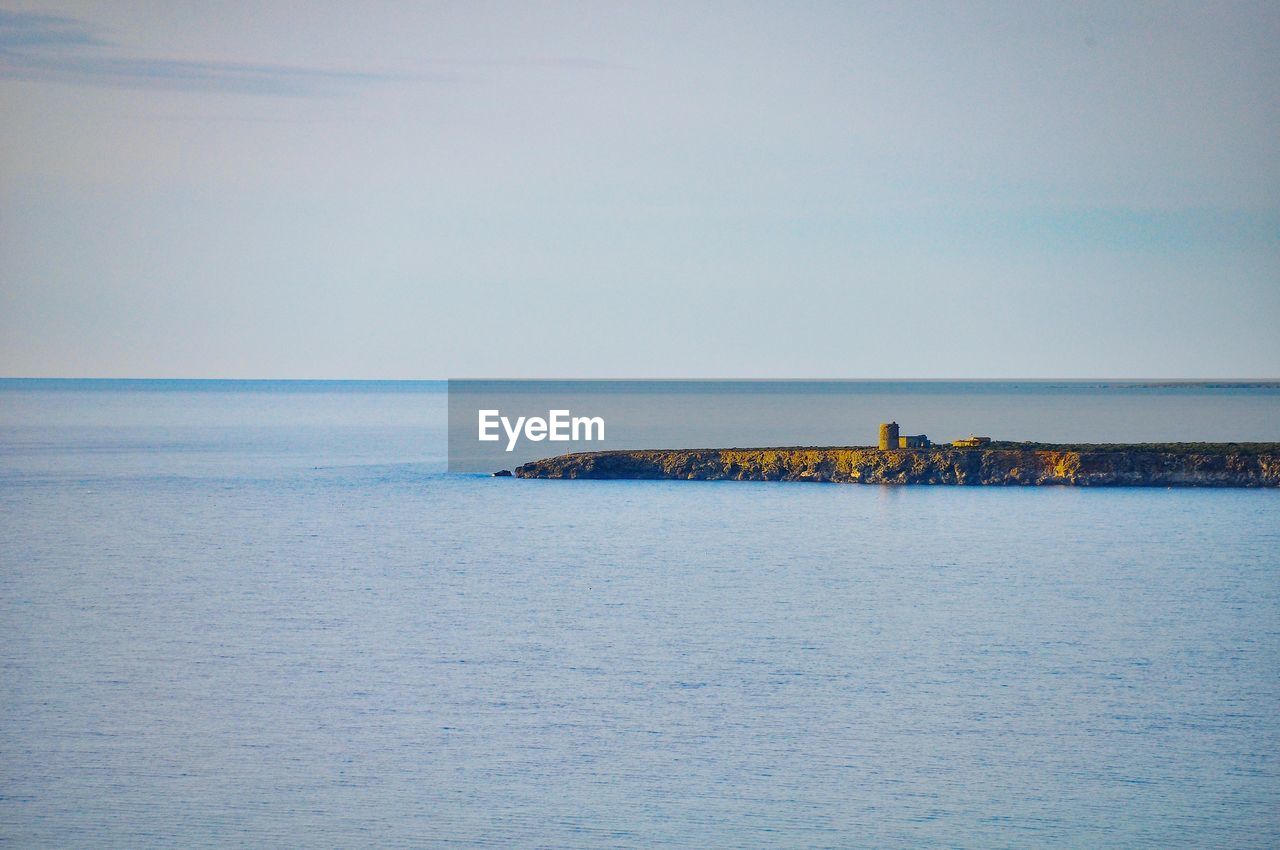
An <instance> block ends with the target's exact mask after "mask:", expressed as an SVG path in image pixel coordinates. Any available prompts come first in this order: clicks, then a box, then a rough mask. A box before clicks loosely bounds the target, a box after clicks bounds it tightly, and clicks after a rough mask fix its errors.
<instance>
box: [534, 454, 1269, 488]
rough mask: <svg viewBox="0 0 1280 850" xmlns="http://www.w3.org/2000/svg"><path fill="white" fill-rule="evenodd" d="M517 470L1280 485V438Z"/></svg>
mask: <svg viewBox="0 0 1280 850" xmlns="http://www.w3.org/2000/svg"><path fill="white" fill-rule="evenodd" d="M514 477H516V478H559V479H564V478H575V479H579V478H580V479H597V480H601V479H641V480H654V479H662V480H688V481H812V482H830V483H842V484H942V485H961V486H974V485H986V486H1051V485H1061V486H1076V487H1280V443H1145V444H1122V443H1112V444H1096V445H1092V444H1073V445H1057V444H1047V443H992V444H991V445H990V446H987V447H983V448H957V447H938V448H927V449H887V450H882V449H876V448H871V447H860V446H854V447H831V448H802V447H793V448H748V449H649V450H620V451H604V452H583V453H579V454H570V455H560V456H557V457H551V458H545V459H542V460H537V461H534V462H532V463H526V464H524V465H523V466H520V467H517V468H516V470H515V475H514Z"/></svg>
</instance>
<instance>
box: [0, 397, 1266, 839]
mask: <svg viewBox="0 0 1280 850" xmlns="http://www.w3.org/2000/svg"><path fill="white" fill-rule="evenodd" d="M444 428H445V399H444V396H443V393H442V392H440V387H439V386H438V385H304V386H292V385H284V386H282V385H269V386H262V385H250V386H232V385H226V386H222V387H221V388H220V389H217V390H211V389H209V388H208V387H205V388H192V387H190V386H187V385H168V384H161V385H148V386H146V387H142V388H139V387H137V386H119V385H113V386H110V387H105V388H104V387H96V388H86V387H83V386H81V387H73V388H65V387H64V388H61V389H49V388H47V387H43V388H42V387H31V386H27V385H21V386H15V385H7V386H5V387H3V388H0V517H2V519H0V842H3V843H9V844H12V845H14V846H51V847H76V846H88V845H99V846H100V845H109V846H129V847H142V846H157V845H166V846H197V845H215V844H218V845H225V844H231V845H249V846H332V845H341V846H359V845H363V844H379V845H389V846H394V845H403V846H410V845H412V846H476V845H487V844H488V845H513V846H555V847H599V846H662V845H680V846H696V847H742V846H766V847H769V846H772V847H849V846H868V847H879V846H909V847H955V846H964V847H1003V846H1009V847H1026V846H1040V847H1086V846H1123V847H1152V848H1156V847H1160V848H1163V847H1169V846H1198V847H1210V846H1212V847H1271V846H1275V845H1276V843H1277V840H1278V836H1280V764H1278V763H1277V753H1280V555H1278V554H1277V553H1280V522H1278V521H1277V520H1278V519H1280V493H1278V492H1274V491H1269V492H1258V491H1212V490H1205V491H1196V490H1142V489H1115V490H1093V491H1090V490H1077V489H1067V488H1032V489H995V488H990V489H988V488H972V489H966V488H941V487H939V488H927V487H920V488H879V487H854V486H844V487H841V486H823V485H805V484H795V485H782V484H769V483H764V484H756V483H734V482H724V483H680V482H555V481H518V480H504V479H489V478H481V477H469V476H450V475H448V474H446V473H445V472H444V471H443V470H444V455H445V436H444Z"/></svg>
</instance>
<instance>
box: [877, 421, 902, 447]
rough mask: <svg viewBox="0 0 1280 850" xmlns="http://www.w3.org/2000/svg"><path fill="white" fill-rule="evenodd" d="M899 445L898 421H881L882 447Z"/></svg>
mask: <svg viewBox="0 0 1280 850" xmlns="http://www.w3.org/2000/svg"><path fill="white" fill-rule="evenodd" d="M897 447H898V423H897V422H881V423H880V448H881V450H883V449H896V448H897Z"/></svg>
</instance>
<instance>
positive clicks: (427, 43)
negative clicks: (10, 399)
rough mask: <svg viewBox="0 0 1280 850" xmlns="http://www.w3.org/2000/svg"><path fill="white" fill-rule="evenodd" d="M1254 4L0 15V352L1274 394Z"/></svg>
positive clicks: (319, 368) (1259, 13) (270, 374)
mask: <svg viewBox="0 0 1280 850" xmlns="http://www.w3.org/2000/svg"><path fill="white" fill-rule="evenodd" d="M1276 44H1280V5H1278V4H1276V3H1274V2H1272V3H1245V2H1232V3H1219V4H1213V3H1176V2H1174V3H1154V4H1146V3H1114V2H1105V3H1092V2H1082V3H1060V4H1055V3H1027V2H1013V3H958V2H953V3H929V2H921V3H869V4H865V3H855V2H836V3H823V2H806V3H783V2H775V3H748V2H741V3H689V2H676V3H646V2H637V3H625V4H621V3H620V4H613V3H598V2H584V3H553V2H547V3H542V2H539V3H532V2H529V3H517V2H506V3H487V2H474V1H473V0H466V2H457V3H400V2H391V3H378V2H360V3H352V2H349V0H348V1H347V2H272V1H271V0H260V2H252V3H249V2H243V3H219V2H204V3H182V4H175V3H172V2H148V0H134V1H133V2H129V3H119V2H65V3H57V2H53V3H39V4H26V3H12V2H9V3H6V2H5V0H0V116H3V121H0V375H6V376H32V377H209V378H223V377H225V378H370V379H374V378H388V379H418V378H446V377H452V378H465V377H512V378H517V377H599V378H610V377H616V378H630V377H742V378H779V377H797V378H1009V377H1019V378H1070V377H1082V378H1092V377H1099V378H1126V377H1127V378H1190V379H1194V378H1269V379H1277V378H1280V330H1277V329H1278V328H1280V95H1278V92H1280V51H1277V50H1276V49H1275V45H1276Z"/></svg>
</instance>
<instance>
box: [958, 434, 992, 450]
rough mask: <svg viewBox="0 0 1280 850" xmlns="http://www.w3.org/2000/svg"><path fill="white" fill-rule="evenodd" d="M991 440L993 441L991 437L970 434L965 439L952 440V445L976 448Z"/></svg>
mask: <svg viewBox="0 0 1280 850" xmlns="http://www.w3.org/2000/svg"><path fill="white" fill-rule="evenodd" d="M989 442H991V438H990V437H975V436H973V435H972V434H970V435H969V436H968V437H965V438H964V439H963V440H952V441H951V445H953V446H956V447H958V448H962V449H976V448H977V447H978V446H985V445H986V444H987V443H989Z"/></svg>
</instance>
